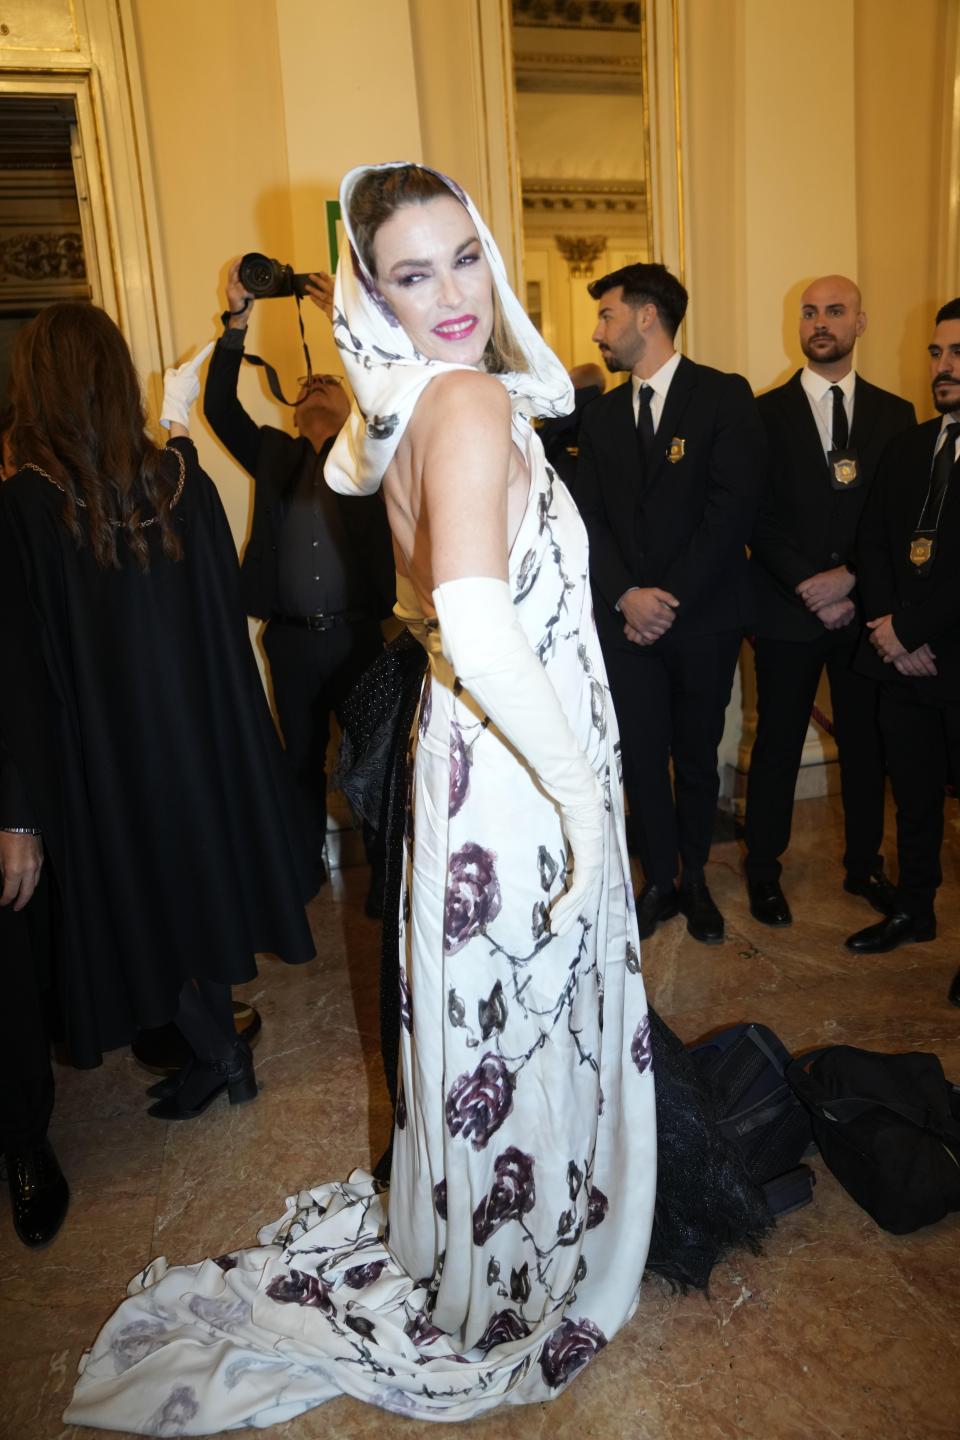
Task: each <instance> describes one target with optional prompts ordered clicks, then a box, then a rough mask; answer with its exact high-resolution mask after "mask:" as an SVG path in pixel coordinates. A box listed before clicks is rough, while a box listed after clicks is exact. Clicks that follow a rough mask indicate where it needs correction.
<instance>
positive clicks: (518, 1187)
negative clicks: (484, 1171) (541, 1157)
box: [473, 1145, 537, 1245]
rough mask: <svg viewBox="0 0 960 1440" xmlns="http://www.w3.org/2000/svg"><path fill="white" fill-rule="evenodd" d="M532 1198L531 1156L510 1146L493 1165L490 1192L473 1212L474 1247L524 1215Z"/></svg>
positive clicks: (533, 1199)
mask: <svg viewBox="0 0 960 1440" xmlns="http://www.w3.org/2000/svg"><path fill="white" fill-rule="evenodd" d="M536 1199H537V1192H536V1187H535V1185H534V1182H533V1156H532V1155H526V1154H525V1153H524V1152H523V1151H522V1150H518V1149H517V1147H516V1146H515V1145H511V1146H510V1147H509V1148H508V1149H507V1150H504V1152H503V1154H502V1155H498V1156H497V1158H496V1160H495V1161H494V1162H493V1184H492V1185H491V1187H490V1193H489V1194H488V1195H487V1196H486V1198H485V1199H483V1200H481V1201H480V1204H479V1205H478V1206H477V1208H476V1210H475V1211H474V1212H473V1243H474V1245H485V1244H486V1243H487V1241H488V1240H489V1239H490V1236H491V1235H493V1234H494V1233H495V1232H496V1231H497V1230H499V1229H500V1227H501V1225H506V1224H507V1222H508V1221H509V1220H519V1219H520V1217H521V1215H526V1214H528V1213H529V1212H530V1211H531V1210H532V1209H533V1207H534V1205H535V1204H536Z"/></svg>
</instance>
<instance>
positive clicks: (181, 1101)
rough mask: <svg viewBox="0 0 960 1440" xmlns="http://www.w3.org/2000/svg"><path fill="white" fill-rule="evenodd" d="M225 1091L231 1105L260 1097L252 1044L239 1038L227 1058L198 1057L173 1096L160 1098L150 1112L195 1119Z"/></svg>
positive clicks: (163, 1116)
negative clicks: (203, 1058)
mask: <svg viewBox="0 0 960 1440" xmlns="http://www.w3.org/2000/svg"><path fill="white" fill-rule="evenodd" d="M224 1090H226V1092H227V1095H228V1097H229V1100H230V1104H231V1105H242V1104H243V1103H244V1102H245V1101H247V1100H255V1099H256V1097H257V1077H256V1075H255V1074H254V1069H253V1056H252V1055H251V1053H250V1046H249V1045H247V1044H246V1043H245V1041H243V1040H237V1042H236V1044H235V1045H234V1047H233V1051H232V1053H231V1054H230V1056H229V1057H228V1058H227V1059H224V1060H203V1061H200V1060H196V1061H195V1062H194V1065H193V1068H192V1070H191V1071H190V1074H189V1076H185V1077H184V1080H183V1081H182V1082H181V1083H180V1084H179V1085H178V1086H177V1088H176V1090H175V1091H174V1092H173V1094H172V1095H167V1096H166V1097H165V1098H164V1099H162V1100H158V1101H157V1103H156V1104H155V1105H151V1106H150V1107H149V1109H148V1111H147V1114H148V1115H153V1116H154V1118H155V1119H157V1120H195V1119H196V1117H197V1116H198V1115H202V1114H203V1112H204V1110H206V1109H208V1108H209V1106H211V1105H212V1104H213V1102H214V1100H216V1098H217V1096H218V1095H222V1094H223V1092H224Z"/></svg>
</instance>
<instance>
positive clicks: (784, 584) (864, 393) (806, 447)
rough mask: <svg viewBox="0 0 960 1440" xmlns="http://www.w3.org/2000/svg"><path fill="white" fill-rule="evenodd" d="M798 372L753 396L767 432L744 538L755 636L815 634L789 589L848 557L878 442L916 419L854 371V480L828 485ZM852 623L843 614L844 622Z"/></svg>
mask: <svg viewBox="0 0 960 1440" xmlns="http://www.w3.org/2000/svg"><path fill="white" fill-rule="evenodd" d="M800 375H801V371H799V370H798V371H797V373H796V374H795V375H794V376H793V378H792V379H790V380H788V381H787V383H786V385H780V386H778V387H777V389H776V390H770V391H768V393H767V394H766V395H761V396H759V397H758V399H757V406H758V408H759V410H760V418H761V420H762V421H763V424H764V428H765V429H766V432H767V446H768V448H767V487H766V493H765V494H764V497H763V502H762V504H761V506H760V510H759V513H758V515H757V523H756V526H755V527H754V531H753V536H752V538H751V541H750V565H751V570H752V572H753V580H754V589H755V593H756V599H757V626H756V628H757V634H758V635H765V636H769V637H771V638H773V639H777V640H816V639H818V638H819V637H820V636H821V635H823V633H824V628H823V625H822V624H821V622H820V621H819V620H818V619H817V617H816V615H814V614H812V613H811V612H810V611H809V610H808V609H807V607H806V605H804V603H803V601H802V600H801V599H800V597H799V595H797V594H796V591H795V587H796V586H797V585H799V584H800V582H801V580H807V579H809V578H810V576H811V575H816V574H818V573H819V572H820V571H821V570H831V569H833V568H834V567H835V566H837V565H844V564H846V562H847V561H848V560H849V561H851V563H855V556H854V543H855V539H856V533H857V527H858V525H859V523H860V516H861V515H862V513H863V507H864V504H865V502H866V499H867V495H868V493H869V490H870V485H871V483H872V481H873V477H874V475H875V474H876V469H877V465H878V464H879V461H880V456H881V455H882V453H883V450H884V447H885V446H886V445H887V443H888V441H890V440H891V439H892V438H893V436H894V435H899V434H900V433H901V431H903V430H906V429H908V428H909V427H910V426H913V425H915V424H916V415H915V414H914V410H913V406H912V405H911V404H910V402H909V401H908V400H901V399H900V397H899V395H891V394H890V392H889V391H888V390H880V389H879V388H878V387H877V386H876V385H871V384H869V382H868V381H866V380H863V379H861V377H860V376H859V375H858V376H857V378H856V384H855V388H854V403H853V429H852V431H851V434H850V445H851V447H852V448H853V449H855V450H856V452H857V469H858V473H859V476H860V483H859V485H858V486H857V488H856V489H852V490H834V489H833V487H832V485H831V483H830V474H829V470H828V468H827V461H826V457H825V455H824V453H823V446H822V444H821V443H820V432H819V430H818V429H817V422H816V420H815V419H814V417H813V412H812V410H811V409H810V402H809V400H808V399H807V396H806V392H805V391H804V389H803V386H802V385H801V383H800ZM859 623H860V619H859V618H855V619H854V620H851V622H850V626H851V627H853V626H856V625H858V624H859Z"/></svg>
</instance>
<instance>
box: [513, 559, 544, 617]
mask: <svg viewBox="0 0 960 1440" xmlns="http://www.w3.org/2000/svg"><path fill="white" fill-rule="evenodd" d="M539 574H540V566H539V565H538V564H537V552H536V550H528V551H527V553H526V554H525V555H524V557H523V559H522V560H521V561H520V569H519V571H518V572H517V589H516V594H515V595H514V597H513V603H514V605H518V604H519V603H520V601H521V600H525V599H526V597H527V596H528V595H529V594H530V591H531V590H532V589H533V587H534V585H535V584H536V583H537V576H538V575H539Z"/></svg>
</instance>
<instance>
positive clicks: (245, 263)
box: [240, 251, 281, 299]
mask: <svg viewBox="0 0 960 1440" xmlns="http://www.w3.org/2000/svg"><path fill="white" fill-rule="evenodd" d="M280 268H281V267H280V266H279V265H278V263H277V261H276V260H270V259H269V258H268V257H267V256H266V255H260V254H258V253H257V252H256V251H254V252H253V253H251V254H250V255H244V257H243V259H242V260H241V261H240V284H241V285H242V286H243V288H244V289H245V290H249V291H250V294H251V295H254V296H256V297H257V298H258V299H262V298H265V297H267V296H269V295H274V294H276V291H277V280H278V273H277V272H278V270H280Z"/></svg>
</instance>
